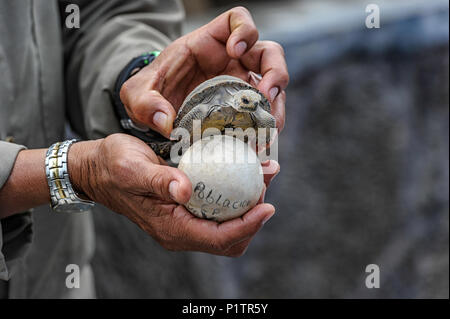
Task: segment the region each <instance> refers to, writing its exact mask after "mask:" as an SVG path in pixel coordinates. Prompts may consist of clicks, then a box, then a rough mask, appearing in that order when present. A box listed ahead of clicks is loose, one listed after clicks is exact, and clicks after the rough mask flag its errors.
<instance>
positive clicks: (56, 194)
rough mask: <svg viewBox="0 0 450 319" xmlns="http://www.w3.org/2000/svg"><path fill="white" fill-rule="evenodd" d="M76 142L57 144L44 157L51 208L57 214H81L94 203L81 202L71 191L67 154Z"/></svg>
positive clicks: (69, 141)
mask: <svg viewBox="0 0 450 319" xmlns="http://www.w3.org/2000/svg"><path fill="white" fill-rule="evenodd" d="M76 141H77V140H75V139H74V140H68V141H65V142H57V143H55V144H53V145H52V146H50V148H49V149H48V151H47V156H46V157H45V173H46V175H47V182H48V187H49V189H50V199H51V206H52V208H53V209H54V210H55V211H58V212H83V211H86V210H88V209H90V208H91V207H92V206H93V205H94V202H92V201H88V200H83V199H81V198H79V197H78V196H77V194H76V193H75V191H74V190H73V187H72V184H71V182H70V178H69V172H68V169H67V154H68V152H69V148H70V146H71V145H72V144H73V143H75V142H76Z"/></svg>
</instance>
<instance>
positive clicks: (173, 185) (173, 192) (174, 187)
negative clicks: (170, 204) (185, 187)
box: [169, 181, 178, 200]
mask: <svg viewBox="0 0 450 319" xmlns="http://www.w3.org/2000/svg"><path fill="white" fill-rule="evenodd" d="M177 191H178V182H177V181H171V182H170V184H169V194H170V197H171V198H172V199H173V200H176V198H177Z"/></svg>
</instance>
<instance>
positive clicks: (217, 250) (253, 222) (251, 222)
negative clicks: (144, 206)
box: [175, 204, 275, 255]
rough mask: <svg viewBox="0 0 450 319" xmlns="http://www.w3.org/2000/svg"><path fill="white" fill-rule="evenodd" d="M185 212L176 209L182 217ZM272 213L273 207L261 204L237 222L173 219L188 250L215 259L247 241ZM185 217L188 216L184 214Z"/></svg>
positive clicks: (191, 218)
mask: <svg viewBox="0 0 450 319" xmlns="http://www.w3.org/2000/svg"><path fill="white" fill-rule="evenodd" d="M183 211H185V210H184V208H177V209H176V210H175V212H176V213H177V214H178V215H181V214H183ZM274 212H275V209H274V207H273V206H272V205H269V204H260V205H257V206H255V207H254V208H253V209H251V210H250V211H249V212H247V213H246V214H244V215H243V216H242V217H240V218H236V219H233V220H230V221H227V222H224V223H222V224H217V223H216V222H213V221H210V220H205V219H200V218H196V217H194V216H192V215H191V217H190V218H188V219H186V216H181V218H176V219H175V223H177V224H179V225H177V226H176V227H177V228H179V229H181V231H180V232H181V237H182V238H183V239H184V241H185V243H186V245H187V247H186V249H188V250H197V251H204V252H208V253H212V254H217V255H224V254H225V253H226V251H227V250H228V249H229V248H230V247H232V246H233V245H235V244H237V243H240V242H242V241H244V240H247V239H249V238H251V237H252V236H254V235H255V234H256V232H257V231H258V230H259V229H260V228H261V227H262V226H263V223H265V222H266V221H267V220H268V219H270V218H271V217H272V216H273V214H274ZM185 214H189V213H188V212H187V211H186V212H185Z"/></svg>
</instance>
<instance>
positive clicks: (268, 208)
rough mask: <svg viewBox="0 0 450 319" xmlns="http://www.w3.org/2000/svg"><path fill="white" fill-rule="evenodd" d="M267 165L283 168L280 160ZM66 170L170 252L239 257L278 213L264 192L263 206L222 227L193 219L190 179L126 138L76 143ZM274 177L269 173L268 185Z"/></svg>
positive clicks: (80, 188) (86, 190) (141, 144)
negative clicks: (189, 205)
mask: <svg viewBox="0 0 450 319" xmlns="http://www.w3.org/2000/svg"><path fill="white" fill-rule="evenodd" d="M265 165H274V166H275V167H274V171H276V172H278V170H279V167H278V164H277V163H276V162H268V163H266V164H265ZM68 166H69V173H70V176H71V180H72V183H73V185H74V187H75V189H76V190H77V191H78V192H82V193H84V194H86V196H87V197H89V198H90V199H92V200H94V201H96V202H98V203H101V204H103V205H105V206H106V207H108V208H110V209H111V210H113V211H115V212H117V213H120V214H122V215H125V216H126V217H128V218H129V219H130V220H131V221H133V222H134V223H136V224H137V225H138V226H139V227H140V228H142V229H143V230H144V231H146V232H147V233H148V234H149V235H151V236H152V237H153V238H154V239H155V240H156V241H158V242H159V243H160V244H161V245H162V246H163V247H164V248H166V249H168V250H173V251H180V250H182V251H202V252H207V253H211V254H217V255H224V256H240V255H242V254H243V253H244V252H245V250H246V249H247V246H248V245H249V243H250V240H251V239H252V238H253V236H254V235H255V234H256V233H257V231H258V230H259V229H260V228H261V227H262V226H263V224H264V222H265V221H267V220H268V219H269V218H270V217H272V215H273V214H274V212H275V209H274V207H273V206H272V205H270V204H263V203H262V202H263V197H264V192H263V194H262V195H261V199H260V203H259V204H258V205H257V206H255V207H254V208H253V209H251V210H250V211H249V212H247V213H246V214H244V215H243V216H242V217H241V218H237V219H234V220H231V221H227V222H224V223H221V224H218V223H216V222H214V221H209V220H205V219H200V218H197V217H195V216H193V215H192V214H190V213H189V212H188V211H187V210H186V209H185V207H184V206H183V204H185V203H187V202H188V200H189V198H190V196H191V191H192V186H191V183H190V181H189V179H188V178H187V176H186V175H185V174H184V173H183V172H182V171H180V170H178V169H176V168H173V167H169V166H166V165H164V162H163V161H162V160H160V158H158V157H157V156H156V155H155V153H154V152H153V151H152V150H151V149H150V148H149V147H148V146H147V145H146V144H145V143H144V142H142V141H141V140H139V139H137V138H135V137H133V136H129V135H125V134H114V135H110V136H108V137H107V138H105V139H102V140H97V141H89V142H81V143H76V144H74V145H73V146H72V147H71V150H70V152H69V163H68ZM275 175H276V173H275V174H271V175H265V179H264V181H265V184H266V185H268V184H269V183H270V180H271V179H272V178H273V177H274V176H275ZM117 235H118V236H120V234H117Z"/></svg>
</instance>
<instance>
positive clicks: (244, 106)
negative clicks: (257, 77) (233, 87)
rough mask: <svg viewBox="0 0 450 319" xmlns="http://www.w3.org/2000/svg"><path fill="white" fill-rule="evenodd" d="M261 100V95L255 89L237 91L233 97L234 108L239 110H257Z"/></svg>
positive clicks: (250, 111)
mask: <svg viewBox="0 0 450 319" xmlns="http://www.w3.org/2000/svg"><path fill="white" fill-rule="evenodd" d="M260 102H261V95H260V94H259V93H257V92H255V91H253V90H242V91H239V92H237V93H236V94H235V95H234V98H233V105H232V106H233V108H234V109H235V110H236V111H238V112H249V113H252V112H254V111H256V109H257V108H258V105H259V103H260Z"/></svg>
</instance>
